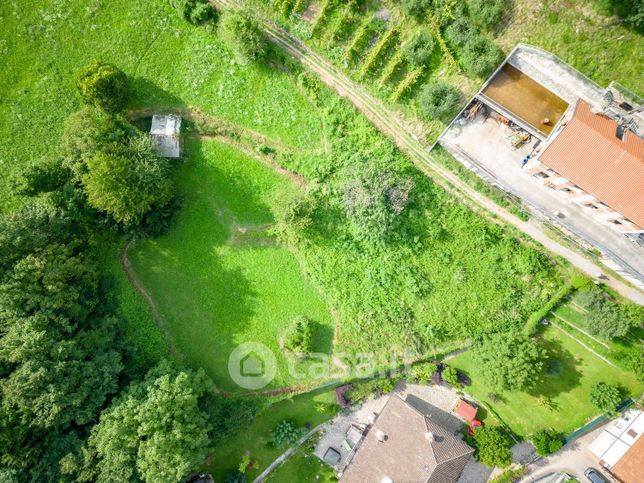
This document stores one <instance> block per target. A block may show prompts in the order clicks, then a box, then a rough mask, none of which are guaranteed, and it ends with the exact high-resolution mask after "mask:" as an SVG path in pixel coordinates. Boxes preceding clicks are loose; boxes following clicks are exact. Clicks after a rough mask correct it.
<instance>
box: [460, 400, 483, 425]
mask: <svg viewBox="0 0 644 483" xmlns="http://www.w3.org/2000/svg"><path fill="white" fill-rule="evenodd" d="M477 411H478V409H477V408H476V406H472V405H471V404H469V403H468V402H466V401H464V400H463V399H461V400H459V401H458V406H456V414H458V415H459V416H461V417H462V418H463V419H465V421H468V422H472V421H474V419H476V413H477Z"/></svg>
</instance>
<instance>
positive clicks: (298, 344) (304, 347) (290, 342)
mask: <svg viewBox="0 0 644 483" xmlns="http://www.w3.org/2000/svg"><path fill="white" fill-rule="evenodd" d="M314 327H315V325H314V322H313V321H312V320H310V319H309V318H308V317H304V316H299V317H296V318H295V320H293V322H292V323H291V325H290V326H289V328H288V332H287V334H286V338H285V341H284V345H285V346H286V348H287V349H289V350H291V351H293V352H295V353H299V354H309V353H310V352H311V350H312V349H313V335H314V334H313V329H314Z"/></svg>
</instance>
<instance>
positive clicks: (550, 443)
mask: <svg viewBox="0 0 644 483" xmlns="http://www.w3.org/2000/svg"><path fill="white" fill-rule="evenodd" d="M530 439H531V440H532V444H533V445H534V447H535V449H536V450H537V454H538V455H539V456H548V455H549V454H552V453H556V452H557V451H559V450H560V449H561V448H562V446H563V435H562V434H561V433H559V432H557V431H553V430H550V429H543V430H541V431H537V432H536V433H534V434H533V435H532V437H531V438H530Z"/></svg>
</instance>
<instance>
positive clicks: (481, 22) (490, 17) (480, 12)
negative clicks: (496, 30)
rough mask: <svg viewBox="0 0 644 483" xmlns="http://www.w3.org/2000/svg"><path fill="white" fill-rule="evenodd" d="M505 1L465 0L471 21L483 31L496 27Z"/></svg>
mask: <svg viewBox="0 0 644 483" xmlns="http://www.w3.org/2000/svg"><path fill="white" fill-rule="evenodd" d="M505 3H506V0H467V9H468V12H469V14H470V18H471V19H472V21H473V22H474V23H475V24H476V25H478V26H479V27H481V28H483V29H486V30H487V29H491V28H492V27H494V26H496V25H497V24H498V23H499V22H500V21H501V17H502V16H503V10H504V9H505Z"/></svg>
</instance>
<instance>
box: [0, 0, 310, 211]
mask: <svg viewBox="0 0 644 483" xmlns="http://www.w3.org/2000/svg"><path fill="white" fill-rule="evenodd" d="M95 59H97V60H102V61H106V62H112V63H114V64H116V65H117V66H118V67H119V68H121V69H122V70H124V71H125V73H126V74H127V75H128V76H130V78H131V79H132V83H133V91H134V92H133V96H132V101H133V102H132V105H131V107H132V108H140V107H146V108H157V109H158V110H163V109H164V108H169V107H182V106H192V107H196V108H197V109H199V110H201V111H203V112H204V113H205V114H208V115H211V116H216V117H219V118H222V119H224V120H227V121H231V122H234V123H235V124H237V125H239V126H242V127H245V128H248V129H252V130H256V131H258V132H260V133H262V134H264V135H267V136H269V137H271V138H273V139H274V140H275V141H281V142H283V143H286V144H289V145H294V146H300V145H306V146H307V147H315V146H316V145H317V144H318V143H319V141H320V133H321V129H320V118H319V116H318V114H317V112H316V110H315V109H314V108H313V106H312V105H311V103H310V102H309V101H308V100H307V99H306V98H305V97H304V96H302V95H301V94H300V93H299V92H298V89H297V88H296V86H295V84H294V83H293V81H292V80H291V79H290V78H289V77H288V76H286V75H284V74H283V73H281V72H279V71H278V70H276V69H271V68H268V67H257V66H248V67H240V66H238V65H236V64H234V63H232V62H231V59H232V57H231V54H230V53H229V52H228V51H227V50H226V49H225V48H224V47H223V46H222V44H221V42H220V41H219V40H218V39H217V37H216V36H215V34H214V33H213V32H209V31H207V30H206V29H204V28H197V27H193V26H191V25H189V24H187V23H186V22H184V21H182V20H181V19H180V18H179V17H178V15H177V14H176V12H175V11H174V10H173V9H172V8H171V7H170V2H168V1H167V0H149V1H145V2H130V1H126V0H114V1H111V2H109V3H105V2H100V1H87V2H80V1H78V0H46V1H43V2H30V3H29V2H28V3H25V2H17V1H7V2H2V3H0V63H1V64H2V75H1V76H0V93H2V94H1V95H0V170H1V171H2V173H3V176H2V179H0V209H6V208H8V207H9V206H10V205H12V204H13V203H9V201H10V200H9V198H8V193H7V181H8V177H9V175H11V173H13V172H14V171H15V169H16V168H17V167H18V166H20V165H22V164H24V163H29V162H36V161H38V160H39V159H40V158H41V157H42V156H45V155H51V154H53V153H54V151H55V149H56V146H57V145H58V141H59V136H60V134H61V132H62V122H63V120H64V119H65V117H66V116H67V115H68V114H69V113H71V112H72V111H75V110H77V109H78V108H79V107H80V98H79V96H78V95H77V94H76V90H75V87H74V76H75V73H76V71H77V70H78V69H79V68H81V67H82V66H84V65H85V64H87V63H88V62H90V61H92V60H95ZM12 201H13V202H15V201H16V200H12Z"/></svg>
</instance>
